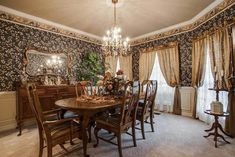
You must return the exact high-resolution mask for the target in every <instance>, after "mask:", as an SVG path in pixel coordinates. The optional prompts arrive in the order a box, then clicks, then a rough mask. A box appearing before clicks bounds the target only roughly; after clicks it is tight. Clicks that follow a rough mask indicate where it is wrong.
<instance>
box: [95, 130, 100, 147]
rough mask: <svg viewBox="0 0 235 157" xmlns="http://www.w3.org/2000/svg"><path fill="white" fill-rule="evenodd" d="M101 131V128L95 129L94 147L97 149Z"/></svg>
mask: <svg viewBox="0 0 235 157" xmlns="http://www.w3.org/2000/svg"><path fill="white" fill-rule="evenodd" d="M99 131H100V128H97V127H95V129H94V134H95V139H96V144H94V147H97V146H98V145H99V137H98V132H99Z"/></svg>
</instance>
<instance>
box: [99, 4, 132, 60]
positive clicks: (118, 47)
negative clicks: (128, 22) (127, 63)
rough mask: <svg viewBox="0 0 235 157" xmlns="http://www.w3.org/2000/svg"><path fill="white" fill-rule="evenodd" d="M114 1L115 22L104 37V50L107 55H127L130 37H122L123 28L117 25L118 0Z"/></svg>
mask: <svg viewBox="0 0 235 157" xmlns="http://www.w3.org/2000/svg"><path fill="white" fill-rule="evenodd" d="M112 3H113V6H114V24H113V27H112V28H111V29H110V30H108V31H107V32H106V35H105V36H104V37H103V45H102V50H103V51H104V53H105V55H112V56H117V55H127V54H128V53H129V52H130V44H129V41H130V39H129V38H128V37H127V38H125V39H123V38H122V35H121V28H120V27H118V26H117V20H116V4H117V3H118V0H112Z"/></svg>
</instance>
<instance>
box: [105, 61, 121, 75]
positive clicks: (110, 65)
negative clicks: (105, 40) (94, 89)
mask: <svg viewBox="0 0 235 157" xmlns="http://www.w3.org/2000/svg"><path fill="white" fill-rule="evenodd" d="M117 60H118V58H117V56H106V57H105V64H106V65H105V66H106V67H107V69H108V70H110V71H111V72H112V74H113V75H115V73H116V68H117Z"/></svg>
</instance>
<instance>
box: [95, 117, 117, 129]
mask: <svg viewBox="0 0 235 157" xmlns="http://www.w3.org/2000/svg"><path fill="white" fill-rule="evenodd" d="M96 123H97V124H98V123H100V124H103V125H111V126H119V125H120V123H121V115H120V114H113V115H109V116H104V115H103V116H99V117H97V118H96Z"/></svg>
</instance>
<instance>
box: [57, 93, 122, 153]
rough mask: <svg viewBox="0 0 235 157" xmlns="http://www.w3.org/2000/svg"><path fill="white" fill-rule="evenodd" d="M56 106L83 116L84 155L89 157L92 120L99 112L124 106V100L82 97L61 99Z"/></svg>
mask: <svg viewBox="0 0 235 157" xmlns="http://www.w3.org/2000/svg"><path fill="white" fill-rule="evenodd" d="M55 104H56V105H57V106H58V107H60V108H63V109H66V110H69V111H73V112H75V113H77V114H78V115H81V116H82V118H81V126H82V142H83V155H84V157H89V155H88V153H87V144H88V136H87V129H88V127H89V125H90V124H89V122H90V120H91V119H92V118H94V116H95V115H96V114H97V113H99V112H102V111H107V110H109V109H111V108H116V107H118V106H120V105H121V104H122V99H121V98H120V97H115V96H80V97H74V98H67V99H61V100H58V101H56V102H55Z"/></svg>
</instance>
